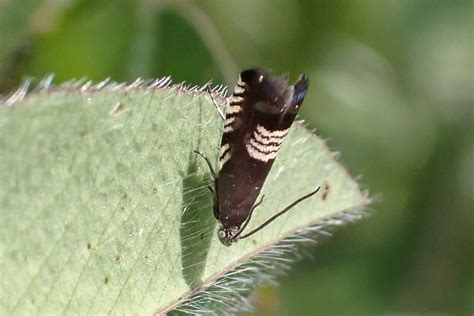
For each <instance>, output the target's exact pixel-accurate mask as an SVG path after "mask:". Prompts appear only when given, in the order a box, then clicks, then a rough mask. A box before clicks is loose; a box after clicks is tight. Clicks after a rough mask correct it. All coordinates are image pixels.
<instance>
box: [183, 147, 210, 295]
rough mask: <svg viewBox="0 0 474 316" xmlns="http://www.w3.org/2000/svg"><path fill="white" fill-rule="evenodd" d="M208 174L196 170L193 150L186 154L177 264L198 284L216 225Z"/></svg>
mask: <svg viewBox="0 0 474 316" xmlns="http://www.w3.org/2000/svg"><path fill="white" fill-rule="evenodd" d="M208 185H209V179H208V177H203V176H202V175H199V174H197V161H196V155H195V154H194V153H192V154H191V156H190V157H189V163H188V168H187V170H186V174H185V175H184V176H183V205H182V208H181V227H180V232H179V233H180V239H181V252H182V257H181V266H182V269H183V270H182V271H183V277H184V279H185V281H186V283H187V284H188V285H189V286H190V287H191V288H194V287H196V286H197V285H199V282H200V279H201V277H202V274H203V272H204V268H205V264H206V258H207V253H208V249H209V246H210V243H211V238H212V235H213V232H214V228H215V225H216V220H215V219H214V216H213V215H212V194H211V192H210V191H209V190H208V188H207V186H208Z"/></svg>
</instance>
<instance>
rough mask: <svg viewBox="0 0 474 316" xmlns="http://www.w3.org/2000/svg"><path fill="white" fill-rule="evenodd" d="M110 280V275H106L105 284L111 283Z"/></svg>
mask: <svg viewBox="0 0 474 316" xmlns="http://www.w3.org/2000/svg"><path fill="white" fill-rule="evenodd" d="M109 281H110V279H109V277H108V276H105V278H104V284H107V283H109Z"/></svg>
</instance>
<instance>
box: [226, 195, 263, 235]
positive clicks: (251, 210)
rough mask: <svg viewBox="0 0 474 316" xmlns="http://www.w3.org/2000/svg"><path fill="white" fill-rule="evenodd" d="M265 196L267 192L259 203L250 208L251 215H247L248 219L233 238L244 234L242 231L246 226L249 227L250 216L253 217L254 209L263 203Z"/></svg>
mask: <svg viewBox="0 0 474 316" xmlns="http://www.w3.org/2000/svg"><path fill="white" fill-rule="evenodd" d="M264 197H265V194H264V195H262V197H261V198H260V201H258V202H257V204H255V205H254V206H252V208H251V209H250V212H249V216H248V217H247V219H246V220H245V222H244V223H243V224H242V226H240V229H239V230H238V231H237V233H236V234H235V235H234V237H233V238H232V239H236V238H237V237H239V235H240V234H242V232H243V231H244V229H245V227H247V224H248V223H249V222H250V218H251V217H252V214H253V211H254V210H255V209H256V208H257V207H258V206H259V205H260V204H262V202H263V198H264Z"/></svg>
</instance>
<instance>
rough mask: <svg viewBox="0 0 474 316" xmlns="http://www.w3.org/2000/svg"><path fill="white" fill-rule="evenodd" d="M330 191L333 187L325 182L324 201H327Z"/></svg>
mask: <svg viewBox="0 0 474 316" xmlns="http://www.w3.org/2000/svg"><path fill="white" fill-rule="evenodd" d="M330 189H331V187H330V185H329V183H328V182H324V191H323V195H322V199H323V201H326V199H327V198H328V195H329V190H330Z"/></svg>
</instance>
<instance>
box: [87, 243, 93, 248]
mask: <svg viewBox="0 0 474 316" xmlns="http://www.w3.org/2000/svg"><path fill="white" fill-rule="evenodd" d="M91 249H92V244H91V242H90V241H88V242H87V250H91Z"/></svg>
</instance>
